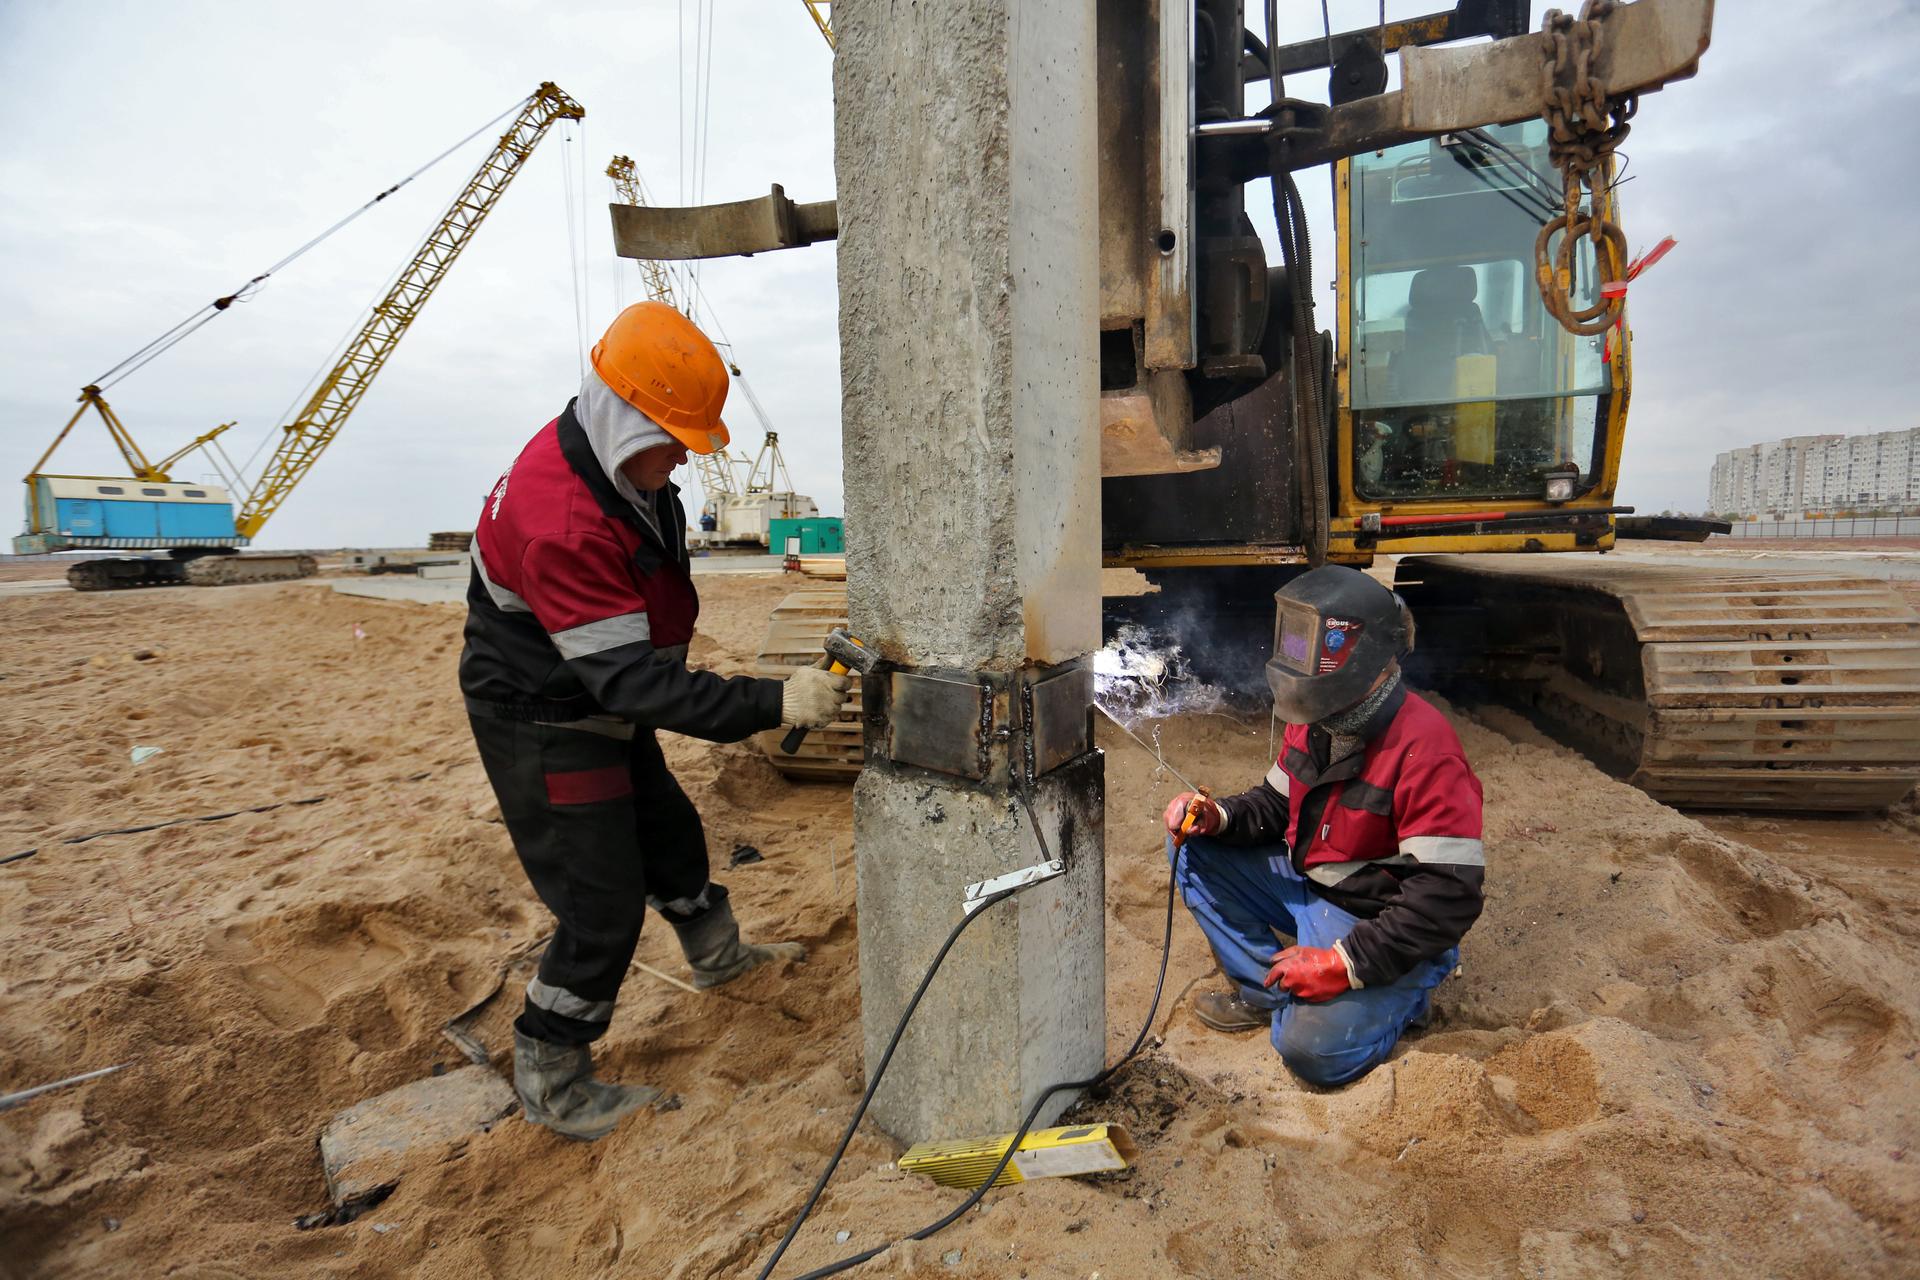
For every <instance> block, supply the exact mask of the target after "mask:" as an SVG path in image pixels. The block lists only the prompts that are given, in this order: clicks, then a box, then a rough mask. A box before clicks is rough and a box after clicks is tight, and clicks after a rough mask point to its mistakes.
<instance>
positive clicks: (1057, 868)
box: [960, 858, 1067, 915]
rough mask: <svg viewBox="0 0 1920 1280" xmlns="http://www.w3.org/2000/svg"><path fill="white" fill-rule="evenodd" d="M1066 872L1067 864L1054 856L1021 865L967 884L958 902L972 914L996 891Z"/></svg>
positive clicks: (999, 891) (964, 910)
mask: <svg viewBox="0 0 1920 1280" xmlns="http://www.w3.org/2000/svg"><path fill="white" fill-rule="evenodd" d="M1066 873H1067V864H1066V863H1064V862H1061V861H1060V860H1059V859H1057V858H1056V859H1055V860H1054V861H1052V862H1036V863H1034V864H1033V865H1032V866H1030V867H1022V868H1020V870H1018V871H1009V872H1007V874H1005V875H1003V876H995V877H994V878H993V879H991V880H982V881H981V882H980V883H978V884H970V885H968V886H967V896H966V897H965V898H964V899H963V900H962V901H961V903H960V910H961V911H963V912H965V913H966V914H967V915H972V914H973V913H974V912H976V911H978V910H979V909H980V908H981V907H984V906H985V905H986V904H987V899H989V898H991V897H992V896H993V895H994V894H996V893H1003V892H1005V891H1006V890H1008V889H1024V888H1026V887H1027V886H1028V885H1030V884H1039V883H1040V882H1041V881H1043V880H1051V879H1053V878H1054V877H1055V876H1061V875H1065V874H1066Z"/></svg>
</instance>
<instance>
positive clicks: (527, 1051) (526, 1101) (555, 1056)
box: [513, 1031, 665, 1142]
mask: <svg viewBox="0 0 1920 1280" xmlns="http://www.w3.org/2000/svg"><path fill="white" fill-rule="evenodd" d="M513 1090H514V1092H515V1093H517V1094H519V1095H520V1106H521V1107H522V1109H524V1110H525V1112H526V1116H527V1119H528V1120H531V1121H532V1122H533V1123H534V1124H543V1125H545V1126H546V1127H547V1128H549V1129H551V1130H553V1131H554V1132H555V1133H557V1134H559V1135H561V1136H562V1137H566V1138H574V1139H577V1140H579V1141H581V1142H592V1141H594V1140H596V1139H598V1138H604V1137H606V1136H607V1135H608V1134H609V1133H612V1132H613V1126H614V1125H616V1124H618V1123H619V1122H620V1118H621V1117H622V1116H625V1115H628V1114H631V1113H632V1112H635V1111H638V1110H639V1109H640V1108H641V1107H644V1106H647V1105H649V1104H650V1103H654V1102H658V1101H659V1100H660V1099H661V1098H662V1097H663V1096H665V1095H664V1093H663V1091H662V1090H659V1089H656V1088H654V1087H653V1086H652V1085H644V1084H643V1085H619V1084H608V1083H606V1082H605V1081H602V1080H595V1079H594V1078H593V1054H592V1053H591V1052H590V1051H589V1050H588V1049H587V1047H586V1046H585V1045H567V1044H548V1043H547V1042H546V1041H544V1040H535V1039H534V1038H533V1037H532V1036H528V1035H523V1034H522V1033H520V1032H518V1031H516V1032H514V1033H513Z"/></svg>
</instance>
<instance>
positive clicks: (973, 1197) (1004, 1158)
mask: <svg viewBox="0 0 1920 1280" xmlns="http://www.w3.org/2000/svg"><path fill="white" fill-rule="evenodd" d="M1023 799H1024V797H1023ZM1016 892H1018V890H1014V889H1009V890H1007V891H1006V893H1005V894H1002V895H1000V897H1004V896H1010V895H1011V894H1013V893H1016ZM1173 898H1174V878H1173V868H1172V866H1171V864H1169V866H1168V868H1167V923H1166V932H1165V936H1164V937H1163V938H1162V940H1161V943H1160V973H1159V976H1158V977H1157V978H1155V979H1154V983H1153V1002H1152V1003H1151V1004H1149V1005H1148V1006H1147V1018H1146V1021H1145V1022H1143V1023H1141V1025H1140V1034H1139V1035H1137V1036H1135V1037H1134V1038H1133V1044H1132V1046H1131V1047H1129V1048H1128V1049H1127V1051H1126V1052H1125V1053H1123V1054H1121V1055H1120V1057H1119V1059H1118V1060H1117V1061H1116V1062H1114V1064H1113V1065H1112V1066H1110V1067H1106V1068H1104V1069H1102V1070H1101V1071H1100V1072H1099V1073H1097V1074H1095V1075H1092V1076H1089V1077H1087V1078H1086V1079H1085V1080H1063V1081H1061V1082H1060V1083H1058V1084H1054V1085H1049V1086H1047V1089H1046V1091H1045V1092H1043V1093H1042V1094H1041V1095H1040V1096H1039V1097H1038V1098H1035V1099H1034V1100H1033V1106H1032V1107H1030V1108H1028V1110H1027V1114H1026V1118H1025V1119H1023V1120H1021V1122H1020V1128H1019V1129H1018V1130H1017V1131H1016V1132H1015V1133H1014V1135H1013V1140H1012V1141H1010V1142H1009V1143H1007V1149H1006V1151H1004V1152H1002V1153H1001V1156H1000V1163H998V1164H996V1165H994V1167H993V1171H992V1172H991V1173H989V1174H988V1175H987V1177H986V1180H985V1181H983V1182H982V1183H981V1184H980V1185H979V1186H978V1187H975V1188H974V1189H973V1192H972V1194H970V1195H968V1196H967V1198H966V1199H965V1200H962V1201H961V1202H960V1203H959V1204H958V1205H957V1206H955V1207H954V1208H953V1210H952V1211H951V1212H949V1213H947V1214H946V1215H945V1216H943V1217H941V1218H939V1219H938V1220H936V1221H934V1222H930V1223H928V1224H927V1225H926V1226H924V1227H922V1228H920V1229H919V1230H918V1231H916V1232H914V1233H913V1234H912V1235H910V1236H907V1237H905V1239H907V1240H925V1239H927V1238H928V1237H929V1236H932V1235H935V1234H937V1233H938V1232H941V1231H944V1230H945V1229H946V1228H948V1227H950V1226H952V1225H953V1224H954V1223H955V1222H958V1221H959V1220H960V1218H961V1216H962V1215H963V1214H965V1213H966V1212H967V1210H969V1209H971V1208H973V1207H974V1206H975V1205H976V1204H979V1203H980V1200H981V1197H983V1196H985V1195H986V1194H987V1192H988V1191H991V1190H992V1189H993V1185H994V1183H996V1182H998V1181H999V1180H1000V1175H1001V1174H1002V1173H1004V1172H1006V1168H1007V1165H1008V1164H1010V1163H1012V1161H1013V1157H1014V1154H1015V1153H1016V1152H1018V1151H1019V1150H1020V1144H1021V1143H1022V1142H1023V1141H1025V1140H1026V1136H1027V1134H1028V1133H1029V1132H1030V1131H1031V1130H1032V1129H1033V1122H1034V1121H1035V1120H1037V1119H1038V1118H1039V1116H1040V1109H1041V1108H1042V1107H1044V1106H1046V1104H1047V1100H1048V1099H1049V1098H1051V1097H1053V1095H1054V1094H1056V1093H1059V1092H1061V1091H1062V1090H1065V1089H1097V1088H1099V1087H1100V1086H1101V1085H1103V1084H1105V1083H1106V1082H1107V1081H1108V1080H1111V1079H1112V1078H1113V1076H1114V1073H1116V1072H1117V1071H1119V1070H1120V1068H1122V1067H1124V1066H1126V1065H1127V1063H1129V1062H1131V1061H1132V1060H1133V1059H1134V1057H1135V1055H1137V1054H1138V1053H1139V1052H1140V1049H1141V1046H1142V1045H1144V1044H1146V1042H1147V1037H1148V1036H1149V1035H1150V1034H1152V1032H1153V1020H1154V1018H1155V1016H1156V1015H1158V1013H1159V1012H1160V997H1161V995H1162V993H1163V992H1165V990H1166V986H1167V958H1168V956H1169V955H1171V954H1172V951H1173ZM993 901H996V902H997V901H999V897H996V898H994V899H993ZM983 909H984V908H983ZM974 914H975V915H979V914H980V912H979V911H976V912H974ZM965 927H966V923H965V921H962V922H961V925H960V928H965ZM959 932H960V930H959V929H955V930H954V935H955V936H956V937H957V936H958V935H959ZM947 945H948V946H951V945H953V938H948V939H947ZM940 954H941V955H942V956H944V955H945V954H946V948H945V947H943V948H941V952H940ZM939 965H940V960H939V958H938V957H936V958H935V960H934V968H938V967H939ZM932 977H933V972H932V970H929V971H928V973H927V979H928V980H931V979H932ZM920 988H921V990H922V991H924V990H926V981H922V983H921V984H920ZM914 999H916V1000H918V999H919V996H918V995H917V994H916V995H915V997H914ZM907 1012H908V1013H909V1014H911V1013H912V1012H913V1009H912V1006H911V1005H909V1006H908V1009H907ZM905 1027H906V1019H905V1018H902V1019H901V1020H900V1026H899V1027H897V1028H895V1029H894V1040H895V1041H896V1042H897V1041H898V1040H899V1038H900V1032H901V1031H902V1030H904V1029H905ZM892 1052H893V1045H892V1044H889V1045H888V1046H887V1053H888V1054H889V1055H891V1054H892ZM885 1067H886V1059H885V1058H882V1059H881V1069H882V1070H884V1069H885ZM875 1083H878V1073H877V1072H876V1073H875ZM872 1096H873V1086H872V1085H869V1086H868V1088H867V1097H868V1098H871V1097H872ZM866 1102H867V1099H866V1098H863V1099H861V1102H860V1105H861V1108H862V1109H863V1110H864V1109H865V1107H866ZM854 1119H855V1123H856V1124H857V1123H858V1122H859V1117H858V1116H857V1115H856V1116H855V1118H854ZM848 1136H849V1137H851V1136H852V1129H851V1128H849V1129H848ZM840 1148H841V1151H844V1150H846V1142H845V1140H844V1139H843V1140H842V1141H841V1144H840ZM839 1158H840V1155H839V1153H838V1152H836V1153H835V1154H834V1160H835V1161H836V1162H837V1161H838V1160H839ZM828 1172H829V1173H831V1172H832V1168H831V1166H829V1168H828ZM820 1181H821V1185H823V1186H824V1185H825V1183H826V1178H825V1177H824V1176H823V1177H822V1178H821V1180H820ZM819 1194H820V1188H819V1187H815V1188H814V1196H815V1197H818V1196H819ZM811 1208H813V1201H812V1200H809V1201H808V1202H807V1209H811ZM805 1217H806V1212H805V1211H804V1210H803V1211H802V1213H801V1218H800V1220H799V1221H795V1223H794V1224H793V1230H791V1231H788V1232H787V1239H786V1240H783V1241H781V1243H780V1249H778V1250H775V1251H774V1260H777V1259H778V1258H779V1256H780V1253H781V1252H782V1251H784V1250H785V1249H786V1246H787V1243H788V1241H791V1240H792V1239H793V1235H794V1232H795V1231H798V1230H799V1228H800V1221H803V1220H804V1219H805ZM899 1243H901V1241H900V1240H889V1241H887V1242H886V1243H885V1244H880V1245H875V1246H874V1247H873V1248H871V1249H868V1250H866V1251H864V1252H862V1253H856V1254H854V1255H852V1256H851V1257H846V1258H842V1259H840V1260H839V1261H838V1262H830V1263H828V1264H827V1265H826V1266H824V1267H818V1268H815V1269H814V1270H812V1271H809V1272H807V1273H806V1274H804V1275H801V1276H796V1277H795V1278H794V1280H822V1277H825V1276H834V1275H839V1274H840V1273H841V1272H843V1271H848V1270H851V1269H852V1268H854V1267H857V1266H859V1265H860V1264H861V1263H863V1262H868V1261H871V1260H872V1259H874V1258H877V1257H879V1256H880V1255H881V1254H883V1253H885V1252H886V1251H887V1250H889V1249H891V1248H893V1246H895V1245H896V1244H899ZM772 1271H773V1260H769V1261H768V1263H767V1266H766V1268H765V1269H764V1270H762V1271H761V1272H760V1275H759V1277H758V1280H767V1277H768V1275H770V1274H771V1273H772Z"/></svg>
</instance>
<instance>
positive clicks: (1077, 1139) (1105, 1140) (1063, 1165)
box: [900, 1124, 1140, 1190]
mask: <svg viewBox="0 0 1920 1280" xmlns="http://www.w3.org/2000/svg"><path fill="white" fill-rule="evenodd" d="M1012 1141H1013V1135H1012V1134H1010V1133H1003V1134H1000V1135H999V1136H998V1137H993V1138H974V1139H960V1140H958V1141H952V1142H916V1143H915V1144H914V1145H913V1146H911V1147H909V1148H907V1151H906V1154H905V1155H903V1156H901V1157H900V1167H901V1168H902V1169H905V1170H906V1171H907V1172H909V1173H924V1174H925V1175H927V1176H928V1177H929V1178H932V1179H933V1180H934V1181H935V1182H937V1183H939V1184H940V1185H941V1186H944V1187H965V1188H967V1189H969V1190H971V1189H972V1188H974V1187H977V1186H979V1185H980V1184H981V1183H982V1182H984V1181H986V1178H987V1175H988V1174H990V1173H992V1172H993V1167H994V1166H995V1165H997V1164H999V1163H1000V1157H1001V1156H1003V1155H1005V1154H1006V1153H1007V1144H1008V1143H1010V1142H1012ZM1139 1157H1140V1152H1139V1150H1138V1149H1137V1148H1136V1147H1135V1146H1134V1145H1133V1139H1132V1138H1131V1137H1130V1136H1128V1134H1127V1131H1126V1130H1125V1129H1124V1128H1122V1127H1121V1126H1119V1125H1117V1124H1082V1125H1070V1126H1068V1127H1066V1128H1061V1129H1042V1130H1040V1131H1039V1132H1037V1133H1030V1134H1028V1135H1027V1136H1026V1139H1025V1140H1024V1141H1022V1142H1021V1143H1020V1149H1019V1150H1018V1151H1016V1152H1014V1153H1013V1159H1011V1160H1009V1161H1007V1167H1006V1168H1005V1169H1003V1170H1002V1171H1001V1173H1000V1176H999V1177H998V1178H996V1179H995V1180H994V1184H993V1185H994V1186H996V1187H1004V1186H1007V1185H1009V1184H1011V1183H1015V1182H1031V1181H1032V1180H1033V1179H1035V1178H1072V1177H1077V1176H1079V1175H1081V1174H1087V1173H1111V1172H1114V1171H1116V1170H1119V1169H1124V1168H1126V1167H1127V1165H1128V1164H1129V1163H1130V1162H1132V1161H1134V1160H1137V1159H1139Z"/></svg>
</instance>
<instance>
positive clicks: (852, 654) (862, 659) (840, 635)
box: [780, 627, 880, 755]
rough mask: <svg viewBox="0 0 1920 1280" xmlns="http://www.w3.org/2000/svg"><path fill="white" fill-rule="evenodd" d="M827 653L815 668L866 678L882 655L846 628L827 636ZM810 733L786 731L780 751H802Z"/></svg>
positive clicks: (839, 674)
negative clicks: (856, 638)
mask: <svg viewBox="0 0 1920 1280" xmlns="http://www.w3.org/2000/svg"><path fill="white" fill-rule="evenodd" d="M821 648H823V649H825V650H826V653H825V654H823V655H822V656H821V658H820V661H818V662H816V663H814V664H813V665H814V666H816V667H819V668H820V669H821V670H823V671H827V672H830V673H832V674H833V675H836V676H844V675H848V674H853V675H857V676H867V675H872V674H873V669H874V668H875V667H877V666H879V665H880V655H879V654H877V653H875V652H874V651H873V650H871V649H869V648H867V647H866V646H865V645H863V644H861V643H860V642H859V641H858V640H855V639H854V638H853V637H852V636H850V635H848V634H847V630H846V628H845V627H835V628H834V629H833V630H832V631H829V632H828V633H827V639H826V642H825V643H824V644H823V645H821ZM806 737H807V731H806V730H805V729H804V728H802V727H801V726H799V725H795V726H794V727H793V728H791V729H789V730H787V736H786V737H784V738H782V739H781V740H780V750H782V751H784V752H786V753H787V754H788V755H792V754H793V753H794V752H796V751H798V750H799V749H800V744H801V743H802V742H804V741H805V740H806Z"/></svg>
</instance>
